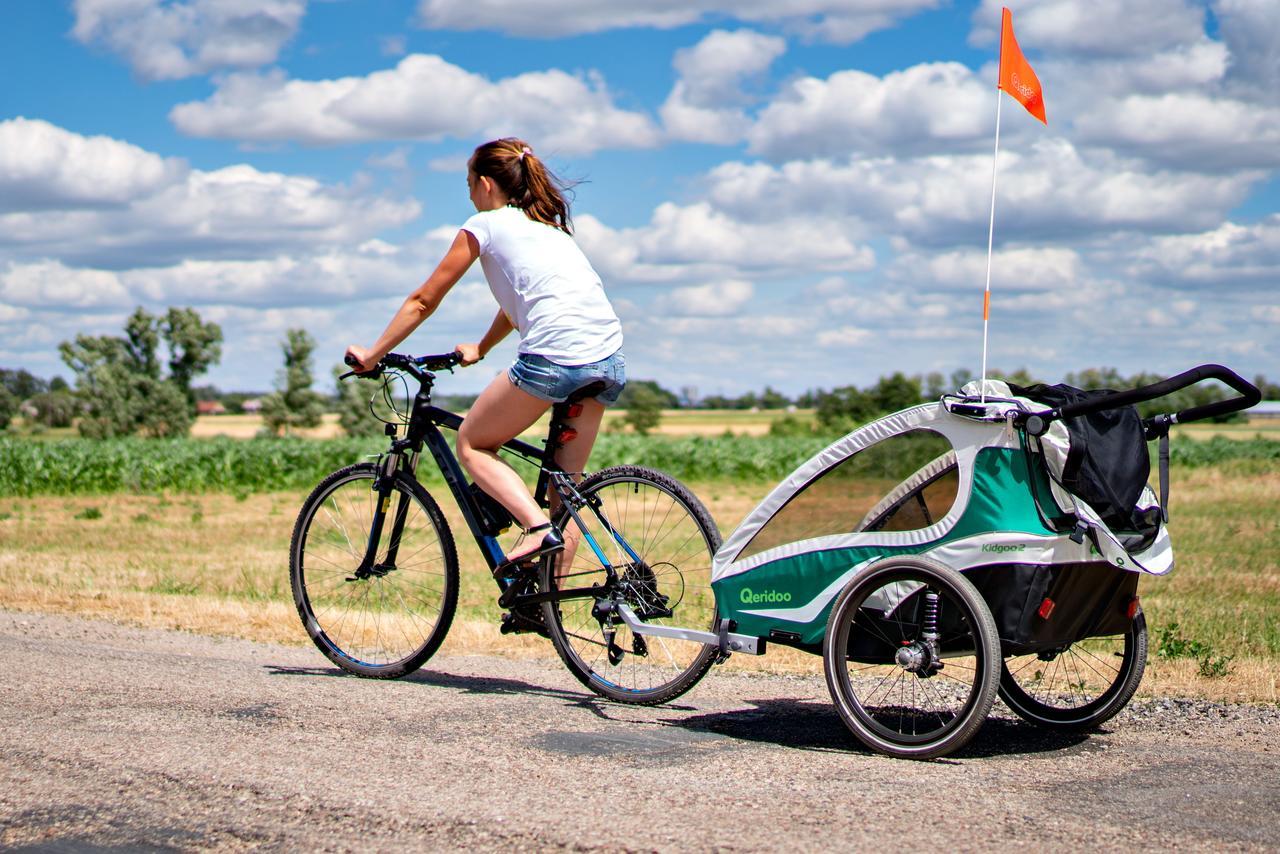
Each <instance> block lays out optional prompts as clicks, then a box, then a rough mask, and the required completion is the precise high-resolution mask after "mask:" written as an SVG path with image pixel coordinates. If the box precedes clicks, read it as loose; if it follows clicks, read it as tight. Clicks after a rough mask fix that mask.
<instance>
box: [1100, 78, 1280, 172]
mask: <svg viewBox="0 0 1280 854" xmlns="http://www.w3.org/2000/svg"><path fill="white" fill-rule="evenodd" d="M1075 130H1076V133H1075V136H1076V137H1077V138H1078V140H1079V141H1080V142H1083V143H1093V144H1101V145H1106V146H1109V147H1111V148H1114V149H1117V150H1121V151H1130V152H1135V153H1140V154H1141V155H1142V156H1143V157H1145V158H1147V159H1149V160H1153V161H1156V162H1160V163H1167V164H1170V165H1173V166H1177V167H1181V168H1185V169H1189V170H1193V171H1210V170H1226V171H1236V170H1240V169H1255V168H1275V167H1276V166H1280V108H1276V107H1266V106H1262V105H1259V104H1251V103H1245V102H1243V101H1234V100H1228V99H1225V98H1220V97H1210V96H1208V95H1201V94H1191V93H1186V94H1174V93H1170V94H1165V95H1159V96H1152V95H1133V96H1130V97H1127V98H1119V99H1103V100H1100V101H1099V102H1098V103H1097V104H1096V105H1095V106H1094V107H1093V108H1092V109H1091V110H1089V111H1088V112H1085V113H1084V114H1082V115H1080V116H1078V117H1076V120H1075Z"/></svg>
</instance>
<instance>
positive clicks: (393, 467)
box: [356, 450, 418, 578]
mask: <svg viewBox="0 0 1280 854" xmlns="http://www.w3.org/2000/svg"><path fill="white" fill-rule="evenodd" d="M400 460H401V455H400V452H399V451H394V450H393V451H391V452H389V453H388V454H387V455H386V456H385V457H383V458H382V460H381V464H382V469H381V471H379V472H378V486H377V493H378V498H377V503H376V505H375V507H374V511H373V524H371V525H370V526H369V542H368V543H367V544H366V546H365V552H364V559H363V560H361V561H360V567H359V569H357V570H356V576H357V577H359V578H367V577H368V576H369V575H370V574H374V573H375V572H376V573H377V574H379V575H382V574H385V572H386V571H387V570H390V569H394V568H395V565H396V555H397V553H398V552H399V551H400V537H401V535H402V534H403V533H404V523H405V519H406V518H407V517H408V515H409V502H410V500H411V498H410V496H409V494H408V493H407V492H402V493H400V500H399V501H398V502H396V511H395V515H394V516H393V517H392V522H391V538H390V545H389V546H388V548H387V560H386V562H385V563H384V564H382V565H381V567H379V565H378V564H377V560H378V544H379V543H380V542H381V541H382V529H383V527H385V525H386V519H387V511H388V510H389V509H390V508H391V492H392V489H393V488H394V486H395V477H396V471H397V469H398V468H399V467H400ZM417 462H418V454H417V452H416V451H415V452H414V453H413V454H412V456H411V457H410V459H409V464H408V471H409V472H410V473H412V472H413V470H414V469H415V468H416V467H417ZM378 569H382V572H377V570H378Z"/></svg>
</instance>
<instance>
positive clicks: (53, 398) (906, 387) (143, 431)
mask: <svg viewBox="0 0 1280 854" xmlns="http://www.w3.org/2000/svg"><path fill="white" fill-rule="evenodd" d="M222 341H223V335H222V329H221V327H219V325H218V324H216V323H213V322H209V321H205V320H203V319H202V318H201V317H200V316H199V315H198V314H197V313H196V311H195V310H194V309H191V308H170V309H168V311H167V312H166V313H164V314H163V315H152V314H150V313H149V312H147V311H146V310H145V309H143V308H138V309H137V310H135V311H134V312H133V314H131V315H130V316H129V318H128V319H127V320H126V321H125V326H124V330H123V335H97V336H91V335H77V336H76V337H75V339H74V340H72V341H64V342H62V344H60V345H59V347H58V349H59V353H60V354H61V356H62V360H63V362H65V363H66V365H67V366H68V368H70V369H71V372H72V374H73V375H74V380H75V387H74V388H72V387H71V386H70V385H69V384H68V383H67V382H66V381H65V380H63V379H62V378H61V377H54V378H53V379H51V380H44V379H41V378H39V377H36V376H34V375H33V374H31V373H30V372H28V371H26V370H23V369H8V368H0V430H3V429H7V428H8V426H9V424H10V423H11V421H12V419H13V418H14V417H15V415H17V414H18V413H19V412H22V414H23V415H25V416H26V418H27V420H28V421H30V422H31V423H34V424H36V425H39V426H40V427H69V426H72V425H73V424H75V425H76V426H77V427H78V429H79V432H80V434H81V435H83V436H85V437H89V438H111V437H117V436H131V435H143V436H154V437H172V436H186V435H188V434H189V432H190V429H191V425H192V424H193V423H194V420H195V416H196V411H197V406H196V404H197V401H199V400H216V399H219V398H222V399H226V400H228V401H229V402H230V399H231V398H232V397H235V398H236V402H242V401H243V400H244V399H245V398H247V397H248V396H249V395H247V394H244V393H236V394H235V395H219V394H218V392H217V390H216V389H213V388H212V387H211V386H203V387H201V386H196V385H194V380H195V379H196V378H197V377H199V376H202V375H203V374H205V373H207V372H208V370H209V368H210V367H212V366H213V365H216V364H218V363H219V361H220V360H221V357H222ZM315 347H316V342H315V340H314V339H313V338H312V337H311V336H310V335H309V334H308V333H307V332H306V331H305V330H302V329H290V330H288V331H287V332H286V334H285V338H284V340H283V341H282V342H281V354H282V357H283V365H282V367H281V369H280V371H279V372H278V373H277V375H276V380H275V391H273V392H271V393H269V394H267V395H265V396H263V397H262V398H261V413H262V418H263V425H264V426H263V431H264V433H266V434H269V435H281V434H284V435H288V434H289V433H290V432H292V431H294V430H297V429H300V428H307V427H315V426H317V425H319V424H320V423H321V418H322V415H323V414H324V413H325V412H326V411H330V412H333V411H336V412H337V413H338V421H339V424H340V425H341V427H342V429H343V431H344V432H346V433H347V434H349V435H353V436H361V435H374V434H377V433H381V432H382V429H383V422H385V421H393V422H394V421H399V418H398V417H397V416H396V411H397V410H399V411H403V410H404V409H405V408H406V407H407V406H408V404H409V401H408V400H407V399H406V396H405V391H406V390H405V389H404V388H392V387H388V388H385V389H384V387H383V384H382V382H381V381H372V380H362V379H358V378H352V379H349V380H347V381H345V382H343V381H339V380H338V379H337V378H338V377H339V376H340V375H341V374H343V373H345V372H346V370H347V369H346V368H345V367H343V366H341V365H338V366H334V368H333V369H332V374H333V377H334V381H335V385H334V393H333V394H332V395H324V394H321V393H320V392H317V391H315V390H314V388H313V386H314V384H315V383H314V380H315V366H314V353H315ZM989 375H990V376H991V377H992V378H996V379H1004V380H1007V381H1008V382H1010V383H1013V384H1016V385H1020V386H1030V385H1035V384H1037V383H1040V382H1043V380H1042V379H1041V378H1039V377H1036V376H1033V375H1032V374H1031V373H1029V372H1028V371H1027V370H1025V369H1019V370H1016V371H1011V372H1005V371H1000V370H992V371H990V372H989ZM974 379H976V378H975V377H974V376H973V374H972V373H970V372H969V371H967V370H963V369H962V370H958V371H956V372H954V373H952V374H951V375H950V376H944V375H943V374H941V373H939V372H933V373H928V374H923V375H922V374H915V375H907V374H905V373H902V372H896V373H893V374H891V375H889V376H885V377H881V378H880V379H878V380H877V381H876V382H875V383H872V384H870V385H868V386H865V387H861V388H860V387H858V386H855V385H845V386H838V387H836V388H833V389H830V390H825V389H810V390H808V391H805V392H804V393H802V394H800V395H797V396H795V397H789V396H787V395H786V394H783V393H782V392H779V391H777V390H776V389H773V388H771V387H769V386H765V388H764V390H763V391H761V392H759V393H757V392H747V393H745V394H742V395H738V396H736V397H729V396H725V395H710V396H706V397H701V398H697V397H696V395H695V393H694V392H693V390H692V389H682V391H681V393H680V394H677V393H676V392H673V391H671V390H670V389H667V388H664V387H663V386H662V385H660V384H659V383H657V382H655V381H653V380H643V379H636V380H632V381H630V382H628V383H627V386H626V389H625V390H624V391H623V394H622V397H621V398H620V399H619V401H618V406H619V408H621V409H623V410H625V413H624V416H623V419H622V421H623V423H625V424H627V425H629V426H631V427H632V428H633V429H635V430H636V432H639V433H646V432H648V430H650V429H652V428H653V427H655V426H657V424H658V422H659V420H660V418H661V412H662V410H664V409H738V410H752V409H756V410H783V409H790V408H793V407H794V408H801V409H812V410H814V412H815V415H816V418H815V419H814V421H809V420H802V419H800V418H797V417H795V416H794V415H786V416H783V417H782V418H780V419H776V420H775V421H774V423H773V426H772V432H773V433H775V434H781V435H800V434H803V433H811V432H813V431H815V430H817V431H819V432H836V431H843V430H847V429H849V428H851V427H852V426H855V425H857V424H861V423H864V422H866V421H869V420H871V419H874V418H877V417H879V416H881V415H883V414H886V413H889V412H894V411H897V410H899V409H903V408H906V407H908V406H914V405H916V404H918V403H921V402H924V401H930V400H937V399H938V398H939V397H940V396H941V395H942V394H944V393H946V392H952V391H956V390H958V389H959V388H961V387H962V386H964V385H965V384H966V383H968V382H970V381H972V380H974ZM1161 379H1163V377H1162V376H1161V375H1158V374H1153V373H1150V372H1142V373H1138V374H1133V375H1130V376H1124V375H1122V374H1121V373H1120V372H1119V371H1117V370H1116V369H1114V368H1090V369H1087V370H1082V371H1077V372H1072V373H1069V374H1067V375H1066V376H1065V377H1064V378H1063V380H1062V381H1063V382H1064V383H1066V384H1067V385H1071V386H1076V387H1078V388H1110V389H1117V390H1119V389H1127V388H1134V387H1137V386H1140V385H1147V384H1149V383H1153V382H1156V381H1158V380H1161ZM1254 384H1255V385H1257V386H1258V387H1259V389H1261V391H1262V396H1263V398H1264V399H1266V400H1277V399H1280V384H1278V383H1273V382H1270V381H1268V380H1267V379H1266V377H1264V376H1261V375H1260V376H1258V377H1255V378H1254ZM1229 394H1230V392H1229V391H1228V390H1226V389H1224V388H1223V387H1222V386H1220V385H1217V384H1207V383H1202V384H1199V385H1196V386H1192V387H1190V388H1187V389H1183V390H1181V391H1179V392H1177V393H1175V394H1174V395H1171V396H1169V397H1166V398H1162V399H1161V400H1160V401H1156V402H1154V403H1147V404H1142V405H1140V406H1139V411H1140V412H1142V414H1143V415H1144V416H1146V415H1150V414H1152V413H1154V412H1158V411H1176V410H1181V409H1185V408H1187V407H1190V406H1198V405H1202V404H1205V403H1209V402H1211V401H1213V400H1220V399H1222V398H1224V397H1226V396H1228V395H1229ZM473 401H474V396H472V395H462V396H450V397H441V399H440V402H441V405H444V406H446V408H463V409H465V408H466V407H468V406H470V404H471V403H472V402H473Z"/></svg>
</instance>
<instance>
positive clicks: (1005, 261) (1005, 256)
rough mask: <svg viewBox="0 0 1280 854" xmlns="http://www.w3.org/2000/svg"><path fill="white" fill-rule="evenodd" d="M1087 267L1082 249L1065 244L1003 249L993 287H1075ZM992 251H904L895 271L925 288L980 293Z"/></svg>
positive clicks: (993, 271)
mask: <svg viewBox="0 0 1280 854" xmlns="http://www.w3.org/2000/svg"><path fill="white" fill-rule="evenodd" d="M1081 273H1082V264H1081V258H1080V255H1079V253H1077V252H1076V251H1075V250H1074V249H1068V248H1065V247H1053V246H1050V247H1023V248H1018V249H1002V250H1000V251H998V252H995V253H993V257H992V259H991V289H992V290H993V291H999V292H1007V291H1013V292H1023V291H1032V292H1039V291H1061V290H1068V291H1069V290H1073V289H1074V287H1075V285H1076V283H1077V282H1078V281H1079V279H1080V277H1081ZM986 274H987V253H986V252H985V251H984V250H982V249H976V248H975V249H955V250H951V251H947V252H940V253H936V254H929V255H921V254H917V253H913V252H904V253H902V254H900V255H899V256H898V257H897V258H896V259H894V263H893V266H892V271H891V275H892V276H893V277H894V278H895V279H897V280H899V281H902V282H907V283H912V284H914V285H915V286H916V287H918V288H919V289H921V290H930V289H937V288H942V289H947V290H959V291H967V292H969V293H973V294H976V293H978V292H979V291H981V290H983V287H984V285H985V283H986Z"/></svg>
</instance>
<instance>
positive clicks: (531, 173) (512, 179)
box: [470, 137, 573, 234]
mask: <svg viewBox="0 0 1280 854" xmlns="http://www.w3.org/2000/svg"><path fill="white" fill-rule="evenodd" d="M470 169H471V171H472V172H474V173H475V174H476V175H483V176H485V177H487V178H489V179H491V180H493V181H494V182H496V183H497V185H498V188H499V189H501V190H502V192H503V193H505V194H506V196H507V198H508V199H510V203H511V204H513V205H515V206H516V207H518V208H520V209H521V210H523V211H524V212H525V214H526V215H527V216H528V217H529V219H531V220H534V221H535V222H541V223H545V224H546V225H550V226H553V227H554V228H558V229H560V230H561V231H563V232H565V233H566V234H572V233H573V221H572V219H571V218H570V216H569V203H568V202H567V201H566V200H565V192H566V190H567V189H568V188H567V186H566V185H565V184H564V182H562V181H561V180H560V179H559V178H557V177H556V176H555V175H554V174H552V172H551V170H549V169H547V167H546V166H545V165H544V164H543V162H542V161H541V160H540V159H539V158H538V157H537V155H535V154H534V153H533V149H532V148H530V147H529V145H528V143H526V142H525V141H524V140H521V139H516V138H515V137H507V138H505V139H495V140H494V141H493V142H486V143H485V144H484V145H481V146H478V147H477V148H476V150H475V153H474V154H472V155H471V163H470Z"/></svg>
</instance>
